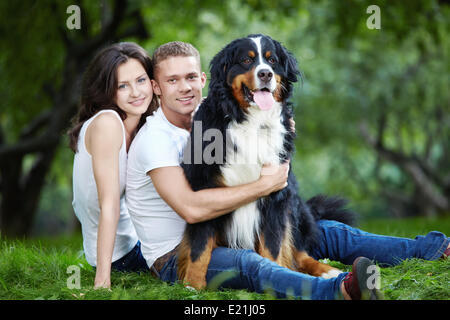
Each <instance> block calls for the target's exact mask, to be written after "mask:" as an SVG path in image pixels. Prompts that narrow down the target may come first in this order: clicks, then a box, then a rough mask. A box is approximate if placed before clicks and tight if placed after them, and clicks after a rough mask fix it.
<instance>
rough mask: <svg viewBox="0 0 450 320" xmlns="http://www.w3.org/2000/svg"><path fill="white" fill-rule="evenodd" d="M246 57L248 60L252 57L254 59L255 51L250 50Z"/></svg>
mask: <svg viewBox="0 0 450 320" xmlns="http://www.w3.org/2000/svg"><path fill="white" fill-rule="evenodd" d="M248 56H249V57H250V58H254V57H256V53H255V51H253V50H250V51H249V52H248Z"/></svg>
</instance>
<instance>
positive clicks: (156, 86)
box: [151, 79, 161, 96]
mask: <svg viewBox="0 0 450 320" xmlns="http://www.w3.org/2000/svg"><path fill="white" fill-rule="evenodd" d="M151 82H152V87H153V92H154V93H155V94H156V95H157V96H160V95H161V88H160V87H159V84H158V82H156V80H153V79H152V80H151Z"/></svg>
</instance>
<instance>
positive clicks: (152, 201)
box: [125, 108, 189, 267]
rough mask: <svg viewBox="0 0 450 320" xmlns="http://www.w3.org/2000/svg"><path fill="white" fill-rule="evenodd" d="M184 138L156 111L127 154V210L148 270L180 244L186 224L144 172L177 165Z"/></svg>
mask: <svg viewBox="0 0 450 320" xmlns="http://www.w3.org/2000/svg"><path fill="white" fill-rule="evenodd" d="M188 139H189V132H188V131H187V130H184V129H181V128H178V127H176V126H174V125H173V124H171V123H170V122H169V121H168V120H167V118H166V117H165V115H164V113H163V111H162V109H161V108H158V110H157V111H156V112H155V113H154V114H153V115H151V116H149V117H147V119H146V123H145V124H144V125H143V126H142V128H141V129H140V130H139V131H138V133H137V134H136V137H135V138H134V140H133V142H132V144H131V146H130V149H129V151H128V164H127V184H126V192H125V194H126V201H127V207H128V211H129V213H130V216H131V220H132V221H133V224H134V227H135V229H136V232H137V235H138V238H139V239H140V241H141V250H142V254H143V255H144V258H145V259H146V261H147V265H148V266H149V267H151V266H152V265H153V263H154V262H155V260H156V259H158V258H159V257H161V256H162V255H164V254H166V253H167V252H169V251H171V250H172V249H173V248H175V247H176V246H177V245H178V244H179V243H180V242H181V239H182V238H183V232H184V229H185V227H186V222H185V221H184V219H183V218H181V217H180V216H179V215H178V214H177V213H176V212H175V211H174V210H173V209H172V208H171V207H170V206H169V205H168V204H167V203H166V202H165V201H164V200H163V199H162V198H161V197H160V195H159V194H158V192H157V191H156V189H155V186H154V185H153V182H152V179H151V178H150V176H149V175H147V173H148V172H149V171H151V170H153V169H156V168H161V167H172V166H179V165H180V163H181V160H182V159H183V149H184V147H185V145H186V143H187V141H188ZM167 183H170V181H167Z"/></svg>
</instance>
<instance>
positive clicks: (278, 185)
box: [259, 160, 290, 196]
mask: <svg viewBox="0 0 450 320" xmlns="http://www.w3.org/2000/svg"><path fill="white" fill-rule="evenodd" d="M289 166H290V160H288V161H287V162H285V163H283V164H281V165H275V164H264V165H263V167H262V168H261V176H260V178H259V179H260V181H263V182H264V183H265V184H266V186H267V190H266V192H265V193H264V196H268V195H269V194H271V193H272V192H276V191H279V190H281V189H283V188H285V187H287V185H288V183H287V179H288V174H289Z"/></svg>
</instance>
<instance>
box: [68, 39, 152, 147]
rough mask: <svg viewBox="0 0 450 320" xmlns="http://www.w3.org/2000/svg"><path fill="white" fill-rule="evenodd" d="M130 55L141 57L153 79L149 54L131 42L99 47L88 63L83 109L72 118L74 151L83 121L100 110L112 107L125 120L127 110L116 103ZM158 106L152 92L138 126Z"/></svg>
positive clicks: (84, 81)
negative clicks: (121, 68) (121, 73)
mask: <svg viewBox="0 0 450 320" xmlns="http://www.w3.org/2000/svg"><path fill="white" fill-rule="evenodd" d="M131 58H132V59H136V60H138V61H139V62H140V63H141V64H142V66H143V67H144V69H145V71H146V72H147V75H148V76H149V78H153V69H152V61H151V59H150V57H149V56H148V54H147V52H146V51H145V50H144V49H143V48H142V47H140V46H139V45H137V44H135V43H132V42H121V43H116V44H113V45H110V46H108V47H106V48H104V49H102V50H100V51H99V52H98V53H97V55H96V56H95V57H94V59H93V60H92V61H91V63H90V64H89V66H88V68H87V69H86V72H85V74H84V77H83V83H82V87H81V105H80V109H79V111H78V114H77V115H76V116H75V118H74V119H73V126H72V128H71V129H70V130H69V131H68V135H69V138H70V148H71V149H72V150H73V151H74V152H76V151H77V142H78V136H79V134H80V130H81V127H82V126H83V123H84V122H85V121H86V120H88V119H89V118H91V117H92V116H93V115H95V114H96V113H97V112H98V111H100V110H105V109H111V110H114V111H116V112H117V113H118V114H119V115H120V117H121V119H122V121H123V120H125V119H126V117H127V115H126V113H125V112H124V111H123V110H121V109H120V108H119V107H118V106H117V104H116V102H115V97H116V92H117V84H118V80H117V68H118V67H119V66H120V65H121V64H123V63H125V62H127V61H128V59H131ZM157 107H158V102H157V99H156V96H155V94H153V98H152V102H151V103H150V105H149V107H148V109H147V111H146V112H145V113H143V114H142V116H141V119H140V121H139V124H138V128H137V129H139V128H140V127H141V126H142V125H143V124H144V123H145V118H146V117H147V116H149V115H151V114H152V113H153V111H155V110H156V108H157Z"/></svg>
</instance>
